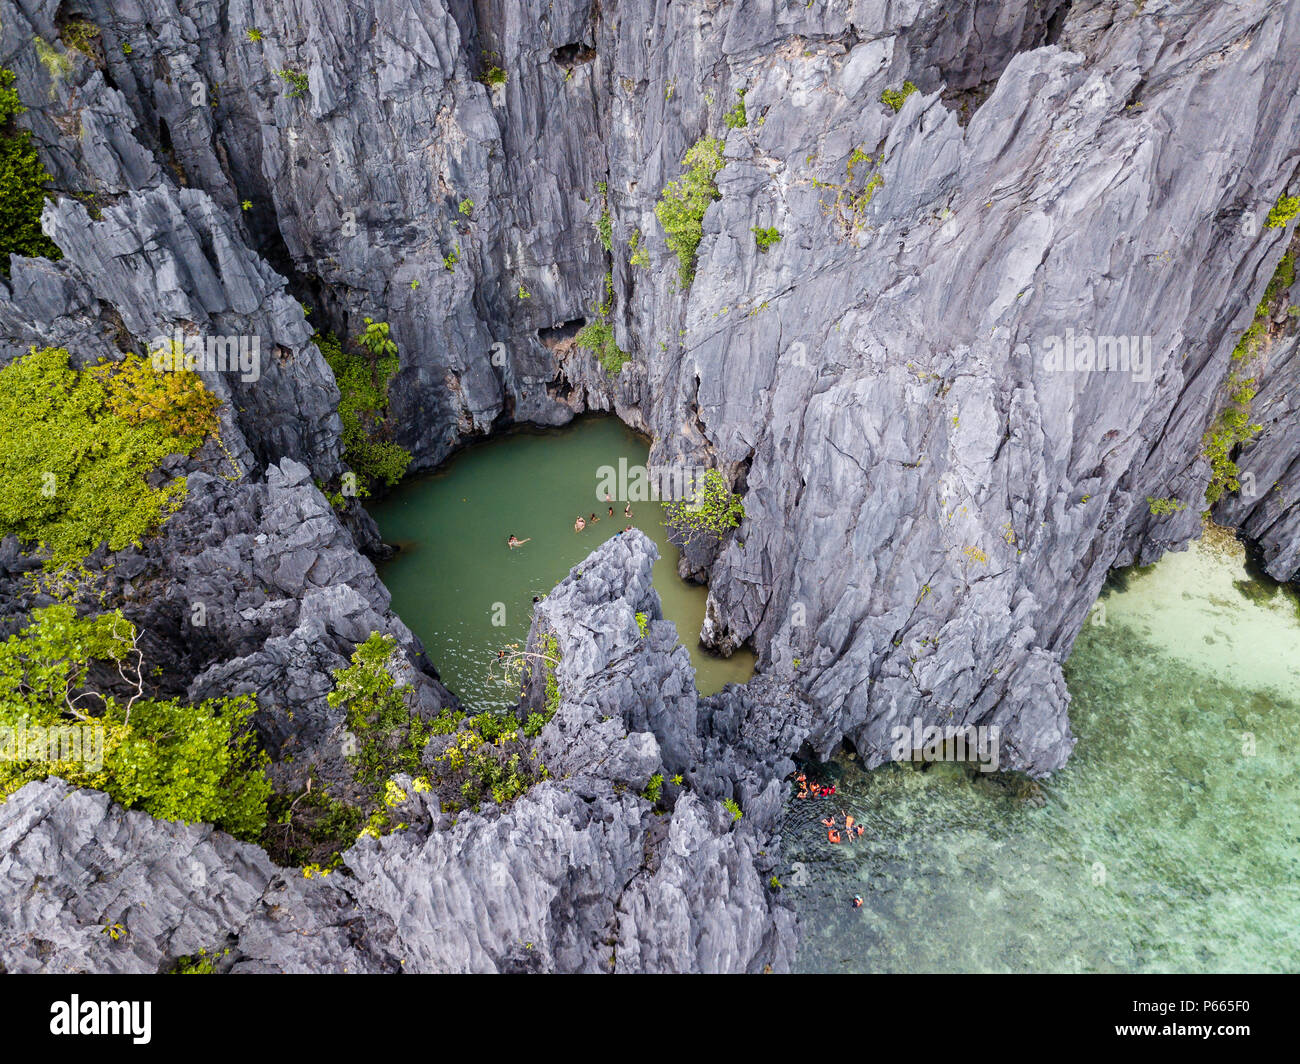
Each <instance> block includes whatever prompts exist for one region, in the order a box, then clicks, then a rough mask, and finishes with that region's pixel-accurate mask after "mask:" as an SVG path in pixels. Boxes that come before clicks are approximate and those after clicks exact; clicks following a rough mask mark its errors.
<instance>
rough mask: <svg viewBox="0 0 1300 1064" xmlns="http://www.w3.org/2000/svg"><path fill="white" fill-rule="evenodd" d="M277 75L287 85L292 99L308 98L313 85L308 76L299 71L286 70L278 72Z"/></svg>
mask: <svg viewBox="0 0 1300 1064" xmlns="http://www.w3.org/2000/svg"><path fill="white" fill-rule="evenodd" d="M275 73H276V75H277V76H278V77H280V78H282V79H283V80H284V81H285V83H286V84H287V86H288V89H289V96H290V98H291V99H298V98H299V97H302V96H306V95H307V92H308V91H309V89H310V88H311V83H310V81H309V80H308V78H307V75H306V74H303V73H301V72H299V71H297V70H289V69H287V68H286V69H284V70H277V71H276V72H275Z"/></svg>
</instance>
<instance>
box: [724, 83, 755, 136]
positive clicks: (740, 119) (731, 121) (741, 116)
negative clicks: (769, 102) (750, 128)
mask: <svg viewBox="0 0 1300 1064" xmlns="http://www.w3.org/2000/svg"><path fill="white" fill-rule="evenodd" d="M722 122H723V124H724V125H725V126H726V127H727V128H728V129H744V128H745V127H746V126H747V125H749V118H748V116H747V115H746V114H745V90H744V89H741V90H740V93H739V98H738V99H737V100H736V106H735V107H733V108H732V109H731V110H730V111H728V112H727V113H726V115H725V116H724V117H723V119H722Z"/></svg>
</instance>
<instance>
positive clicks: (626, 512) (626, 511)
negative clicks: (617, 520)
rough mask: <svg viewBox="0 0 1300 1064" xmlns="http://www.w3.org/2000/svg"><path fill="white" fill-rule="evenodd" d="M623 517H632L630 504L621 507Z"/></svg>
mask: <svg viewBox="0 0 1300 1064" xmlns="http://www.w3.org/2000/svg"><path fill="white" fill-rule="evenodd" d="M623 516H624V517H631V516H632V504H631V503H630V502H629V503H627V504H626V505H624V507H623Z"/></svg>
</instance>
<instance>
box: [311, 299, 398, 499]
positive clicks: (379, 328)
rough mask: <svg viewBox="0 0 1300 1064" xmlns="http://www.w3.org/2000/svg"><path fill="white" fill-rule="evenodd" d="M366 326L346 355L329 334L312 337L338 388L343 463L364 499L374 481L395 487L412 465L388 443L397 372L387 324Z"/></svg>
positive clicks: (371, 321) (396, 358)
mask: <svg viewBox="0 0 1300 1064" xmlns="http://www.w3.org/2000/svg"><path fill="white" fill-rule="evenodd" d="M365 326H366V327H365V329H364V330H363V331H362V333H361V334H360V335H359V336H358V337H356V349H354V350H345V349H344V347H343V345H342V344H340V343H339V341H338V340H337V339H336V338H335V337H334V336H333V335H332V334H330V333H317V334H316V336H315V337H313V340H314V341H315V343H316V346H317V347H319V348H320V352H321V354H322V355H324V356H325V361H326V363H328V365H329V367H330V370H331V371H333V373H334V380H335V382H336V383H337V384H338V388H339V418H340V419H341V420H342V422H343V460H344V461H345V462H346V463H347V464H348V465H349V466H350V467H351V468H352V470H353V472H355V473H356V474H357V476H358V477H359V478H360V479H361V480H362V482H363V483H362V485H361V492H360V493H361V494H363V495H366V494H369V486H370V485H371V484H373V483H375V482H377V481H382V482H384V483H385V484H388V485H390V486H391V485H393V484H396V483H397V482H398V481H399V480H401V479H402V475H403V474H404V473H405V472H406V467H407V466H408V465H410V462H411V455H410V452H409V451H407V450H405V449H404V448H402V447H399V446H398V445H397V444H396V443H394V442H393V441H392V440H391V439H389V435H390V433H391V431H392V428H391V425H390V424H389V422H388V419H387V416H386V415H387V410H388V384H389V382H390V381H391V380H392V379H393V377H394V376H395V375H396V373H397V370H398V367H399V360H398V355H397V344H396V343H394V342H393V340H392V339H390V337H389V330H388V323H387V322H382V321H374V320H373V319H371V318H366V319H365Z"/></svg>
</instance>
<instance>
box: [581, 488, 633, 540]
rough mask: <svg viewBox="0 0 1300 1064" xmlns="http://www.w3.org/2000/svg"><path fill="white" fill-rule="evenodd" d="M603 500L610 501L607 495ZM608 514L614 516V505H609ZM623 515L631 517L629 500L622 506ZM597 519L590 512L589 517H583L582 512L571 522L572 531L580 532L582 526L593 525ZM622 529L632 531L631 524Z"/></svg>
mask: <svg viewBox="0 0 1300 1064" xmlns="http://www.w3.org/2000/svg"><path fill="white" fill-rule="evenodd" d="M605 501H606V502H609V501H610V499H609V496H608V495H606V496H605ZM609 516H610V517H613V516H614V507H613V506H612V505H611V506H610V507H609ZM623 516H624V517H631V516H632V504H631V503H630V502H629V503H626V504H625V505H624V506H623ZM599 520H600V518H599V517H597V516H596V515H595V514H592V515H591V516H590V517H586V518H584V517H583V516H582V514H578V519H577V520H576V521H574V522H573V531H575V532H581V531H582V530H583V529H584V528H586V527H587V526H588V525H594V524H595V523H596V522H597V521H599ZM623 531H624V532H631V531H632V526H631V525H628V526H627V528H625V529H623Z"/></svg>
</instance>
